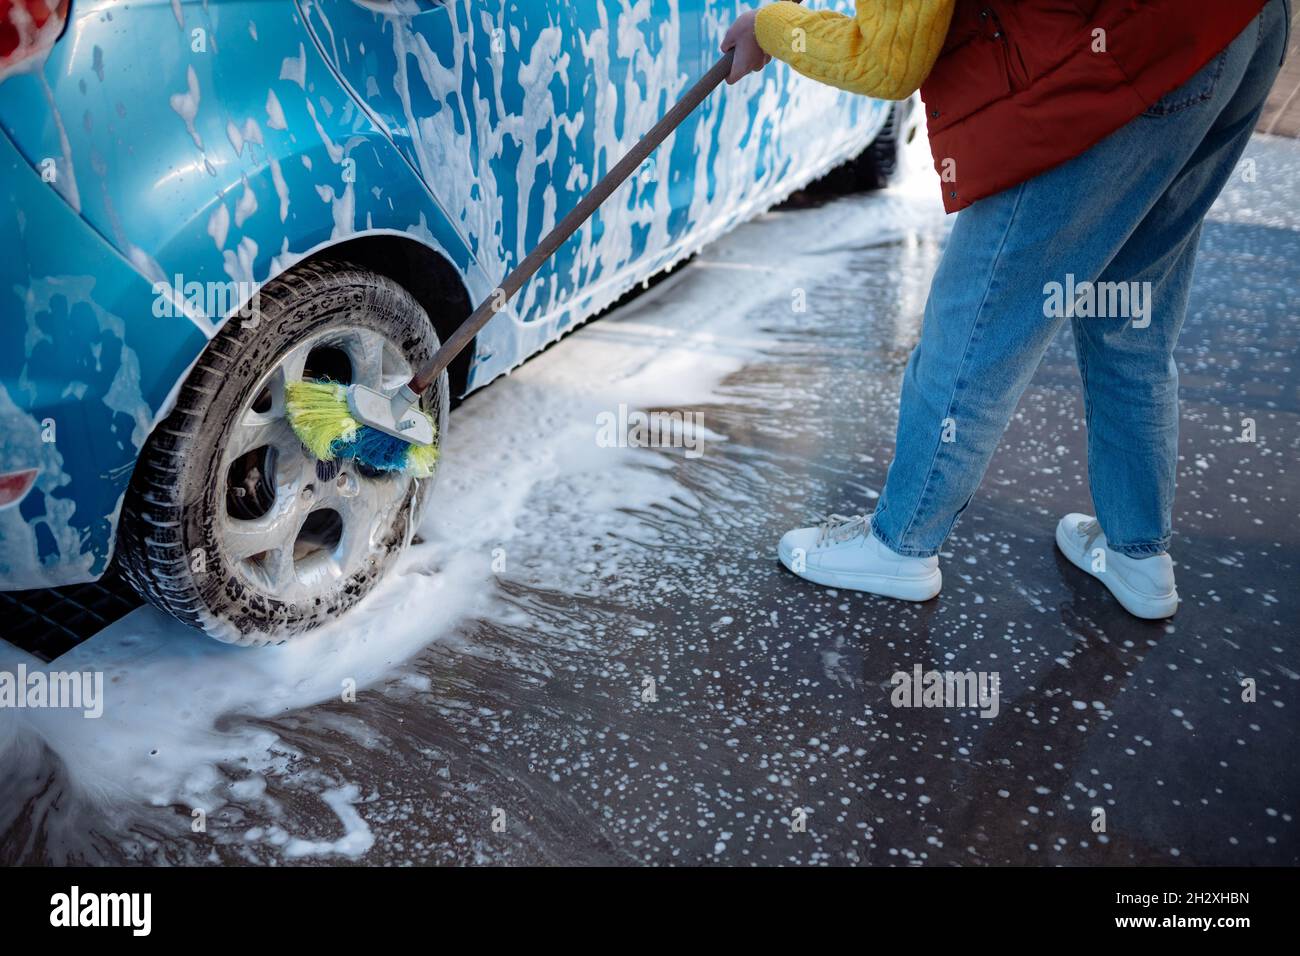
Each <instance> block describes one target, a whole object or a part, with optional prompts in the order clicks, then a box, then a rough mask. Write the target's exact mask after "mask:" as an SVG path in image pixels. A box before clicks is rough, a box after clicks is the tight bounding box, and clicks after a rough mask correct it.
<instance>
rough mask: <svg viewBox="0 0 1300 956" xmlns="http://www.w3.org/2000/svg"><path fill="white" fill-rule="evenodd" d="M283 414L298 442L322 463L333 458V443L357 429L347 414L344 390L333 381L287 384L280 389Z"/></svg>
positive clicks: (355, 423)
mask: <svg viewBox="0 0 1300 956" xmlns="http://www.w3.org/2000/svg"><path fill="white" fill-rule="evenodd" d="M284 413H285V416H286V417H287V418H288V419H289V425H290V427H291V428H293V432H294V434H295V435H297V436H298V439H299V441H301V442H302V443H303V444H304V445H305V446H306V447H307V450H308V451H310V452H311V453H312V454H313V455H315V456H316V457H317V458H319V459H321V460H322V461H330V460H331V459H332V458H333V457H334V452H333V451H332V449H331V446H332V445H333V444H334V442H335V441H337V440H339V439H344V440H350V439H351V437H352V436H353V435H355V434H356V432H357V429H358V428H359V427H360V425H359V423H358V422H357V420H356V419H355V418H353V417H352V414H351V413H350V412H349V411H348V396H347V389H346V387H345V386H343V385H339V384H337V383H335V382H311V381H302V382H290V383H289V384H287V385H286V386H285V387H284Z"/></svg>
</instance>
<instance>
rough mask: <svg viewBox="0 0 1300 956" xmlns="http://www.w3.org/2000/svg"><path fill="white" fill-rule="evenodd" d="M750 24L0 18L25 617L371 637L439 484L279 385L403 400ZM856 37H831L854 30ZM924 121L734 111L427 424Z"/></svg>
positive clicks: (559, 278)
mask: <svg viewBox="0 0 1300 956" xmlns="http://www.w3.org/2000/svg"><path fill="white" fill-rule="evenodd" d="M745 5H747V4H742V3H741V2H739V0H590V2H584V3H574V4H567V3H566V4H555V3H548V2H544V0H394V2H391V3H385V2H373V0H296V2H292V0H226V2H216V0H209V2H188V0H187V2H180V0H135V2H121V3H91V2H80V0H71V2H69V0H0V171H2V178H0V185H2V190H0V250H2V254H0V587H3V588H4V589H10V590H12V589H28V588H41V587H50V586H56V585H63V584H71V583H77V582H84V581H90V580H94V579H96V578H97V577H99V576H101V575H103V574H104V572H105V570H106V569H107V568H108V566H109V564H110V562H112V561H116V562H117V563H118V565H119V566H120V568H121V569H122V572H123V574H124V575H125V576H126V577H127V579H128V580H130V581H131V583H132V584H133V585H134V586H135V587H136V588H137V589H138V590H139V591H140V593H141V594H142V595H143V596H144V597H145V598H146V599H147V600H149V601H150V602H152V603H153V604H155V605H157V606H158V607H160V608H162V609H163V610H165V611H167V612H169V613H170V614H172V615H174V616H175V617H177V618H179V619H180V620H182V621H185V622H188V623H189V624H192V625H194V626H196V627H200V628H203V629H204V630H205V631H207V632H208V633H210V634H211V635H213V636H214V637H217V638H219V639H222V640H227V641H233V642H239V643H265V642H268V641H280V640H284V639H286V638H287V637H290V636H292V635H294V634H297V633H301V632H303V631H305V630H307V629H309V628H311V627H313V626H314V625H316V624H318V623H320V622H322V621H324V620H327V619H328V618H330V617H333V616H336V615H338V614H339V613H341V612H342V611H344V610H346V609H347V608H349V607H350V606H351V605H353V604H355V603H356V602H357V601H358V600H359V599H360V598H361V597H362V596H364V595H365V593H366V592H367V591H368V590H369V589H370V588H371V587H373V585H374V584H375V582H376V581H377V580H378V579H379V578H380V577H381V576H382V575H383V574H384V572H385V569H386V568H388V567H389V566H391V564H392V563H393V561H394V559H395V557H396V556H397V554H398V553H399V552H400V551H401V549H402V548H403V547H404V545H405V544H406V543H407V542H408V541H409V540H410V537H411V534H412V529H413V528H414V527H415V526H416V523H417V519H418V517H419V513H420V506H421V502H422V501H423V500H424V499H425V498H426V497H427V493H428V485H429V481H431V480H432V479H424V480H416V479H409V478H394V477H391V476H388V475H385V474H379V473H375V472H372V471H368V470H367V469H365V468H364V467H357V466H348V467H345V468H342V469H337V468H333V467H330V466H327V465H322V464H318V463H317V462H316V461H315V460H314V459H312V458H311V457H310V456H309V455H307V454H305V453H304V450H303V448H302V446H301V445H300V443H299V442H298V441H297V440H296V439H295V438H294V436H293V434H292V432H291V431H290V429H289V427H288V425H287V423H286V422H285V419H284V413H283V407H284V401H283V395H284V386H285V383H286V382H290V381H295V380H298V379H301V378H325V377H329V378H332V379H335V380H338V381H342V382H364V383H366V384H368V385H370V386H372V387H380V388H392V387H394V386H396V385H398V384H400V383H402V382H404V381H405V380H406V379H407V378H408V377H409V376H410V374H411V372H412V370H413V369H414V368H415V367H417V366H419V365H420V364H422V363H423V362H424V361H425V360H426V359H427V358H429V357H430V356H431V355H432V353H433V352H434V351H435V350H436V348H437V346H438V343H439V341H440V340H442V339H445V338H446V337H447V336H448V335H449V334H450V333H451V332H452V330H454V329H455V328H456V327H457V325H458V324H459V323H460V322H461V321H462V320H463V319H464V318H465V317H466V316H467V315H468V314H469V312H470V311H471V308H472V306H473V304H474V303H476V302H478V301H480V300H481V299H482V298H484V297H485V296H487V295H488V294H489V293H490V291H491V290H492V289H493V288H495V286H496V284H497V283H498V282H499V281H500V280H501V278H502V276H504V275H505V273H506V272H507V271H508V270H509V269H510V268H511V267H512V266H513V265H515V264H516V263H518V262H519V260H520V259H521V258H522V257H523V256H524V255H525V254H526V253H527V251H528V250H529V249H530V248H531V247H532V246H533V245H534V244H536V242H537V241H538V239H539V238H540V237H541V236H543V235H544V234H545V233H546V232H547V231H548V230H549V229H550V228H551V226H553V225H554V224H555V222H556V221H557V220H558V218H560V217H562V216H563V215H564V213H565V212H567V211H568V210H569V209H570V208H572V207H573V206H574V205H575V204H576V203H577V202H578V200H579V199H580V198H581V196H582V195H583V194H584V193H585V191H586V190H587V189H588V188H589V187H590V186H591V185H592V183H593V182H595V181H596V180H597V179H598V178H599V177H600V176H601V175H602V174H603V173H604V172H605V171H606V170H608V169H609V167H611V166H612V165H613V164H614V163H615V162H616V161H617V160H618V158H619V157H620V156H621V155H622V154H623V153H624V152H625V151H626V150H627V149H628V148H629V147H630V146H631V145H632V144H633V143H634V142H635V141H636V140H637V139H638V137H639V136H640V135H641V134H642V133H644V132H645V131H646V130H648V129H649V128H650V126H651V125H653V123H654V122H655V120H656V119H657V118H658V117H659V116H660V115H662V114H663V113H664V112H665V111H666V110H667V108H668V107H669V106H670V105H671V104H672V103H673V102H674V101H675V100H676V98H677V97H678V96H680V95H681V93H682V92H684V91H685V90H686V89H687V87H688V86H689V85H690V84H691V83H693V82H694V81H695V80H696V79H697V78H698V77H699V76H700V75H701V74H703V73H704V72H705V71H706V70H707V69H708V67H709V66H710V65H711V64H712V63H713V62H714V60H715V58H716V57H717V55H718V54H717V50H718V43H719V40H720V38H721V36H722V33H723V31H724V29H725V27H726V26H727V25H728V24H729V23H730V22H731V20H732V19H733V18H734V16H735V14H736V13H737V12H738V10H740V9H742V8H743V6H745ZM837 5H841V4H837ZM909 115H910V108H909V105H908V104H891V103H884V102H879V101H875V100H870V99H865V98H861V97H854V96H851V95H849V94H846V93H840V92H838V91H835V90H832V89H830V88H828V87H824V86H820V85H818V84H815V83H813V82H811V81H808V80H804V79H802V78H800V77H798V76H796V75H794V74H792V73H791V72H790V71H789V70H788V68H786V67H784V66H779V65H778V66H777V67H776V68H774V69H771V70H770V71H768V72H766V73H765V74H764V75H763V76H762V77H752V78H750V79H749V80H748V81H746V82H742V83H740V84H738V85H737V86H735V87H729V88H726V89H724V90H720V91H719V92H717V93H715V94H714V95H713V96H712V97H710V98H709V99H708V100H707V101H706V102H705V103H704V105H703V106H702V107H701V108H700V109H699V110H697V111H696V113H695V114H694V115H693V116H691V117H690V118H689V120H688V121H687V122H686V123H685V124H683V125H682V126H681V127H680V128H679V129H678V130H677V131H676V133H675V134H674V135H673V136H672V137H670V138H669V140H668V141H667V142H666V143H665V144H664V145H663V146H662V147H661V148H660V149H659V150H658V152H657V153H656V154H655V156H654V158H653V160H652V161H650V162H647V163H646V165H645V166H644V167H643V169H642V170H641V171H640V173H639V174H638V175H637V176H636V177H634V179H633V180H631V181H629V182H628V183H627V184H625V185H624V186H623V187H622V188H621V190H620V191H619V192H618V193H617V194H616V195H615V197H614V198H613V199H611V200H610V202H608V203H607V204H606V205H605V207H604V208H602V210H601V211H600V213H599V214H598V215H597V216H596V217H595V218H594V219H592V220H591V221H590V222H588V223H587V225H586V226H584V227H583V228H582V229H581V231H580V232H579V233H578V234H577V235H575V236H574V237H573V239H571V240H570V241H569V242H568V243H567V244H565V245H564V246H563V247H562V249H561V250H560V252H559V253H558V254H557V255H556V256H555V257H554V258H553V259H552V260H551V261H550V262H549V263H548V264H547V265H546V266H545V267H544V268H543V269H542V271H541V272H540V273H539V274H538V275H537V276H536V277H535V278H534V279H533V280H532V281H531V282H529V283H528V284H527V286H526V287H525V288H524V289H523V290H522V291H521V293H520V294H519V296H517V297H516V299H515V301H513V302H512V303H511V306H510V307H509V308H508V309H506V310H504V311H502V312H501V313H500V314H498V315H497V316H496V317H495V318H494V319H493V321H492V322H491V323H490V324H489V325H488V326H487V327H486V328H485V329H484V330H483V332H482V333H481V334H480V335H479V336H478V338H477V340H476V342H475V343H474V347H473V348H472V349H471V350H467V352H466V353H465V355H464V357H463V358H462V360H461V361H460V362H458V363H456V364H455V365H453V367H452V368H451V369H449V371H448V373H446V374H445V375H444V377H443V380H442V381H441V382H440V383H439V384H438V385H437V386H436V387H435V388H433V389H431V390H430V391H429V393H428V394H427V395H426V396H425V398H424V401H425V405H426V408H428V409H429V410H430V412H431V413H432V414H433V415H434V417H435V420H436V421H437V422H438V425H439V434H440V435H441V434H445V433H446V428H447V418H448V410H449V407H450V404H451V400H452V399H453V398H458V397H460V396H462V395H464V394H466V393H467V392H469V391H472V390H474V389H476V388H479V387H481V386H483V385H485V384H487V383H488V382H490V381H491V380H492V379H494V378H496V377H497V376H499V375H502V374H503V373H505V372H508V371H509V370H510V369H511V368H513V367H515V366H517V365H518V364H520V363H521V362H523V361H524V360H525V359H527V358H528V357H529V356H530V355H532V354H533V353H535V352H537V351H539V350H540V349H542V348H543V347H545V346H546V345H547V344H548V343H549V342H551V341H553V340H554V339H555V338H557V337H558V336H560V335H561V334H563V333H564V332H566V331H568V330H569V329H571V328H572V327H574V326H575V325H577V324H578V323H581V322H582V321H584V320H585V319H587V318H589V317H591V316H592V315H594V314H596V313H597V312H599V311H600V310H601V309H603V308H605V307H606V306H608V305H609V304H610V303H612V302H614V301H615V300H616V299H617V298H618V297H619V296H621V295H622V294H623V293H625V292H627V291H628V290H629V289H631V288H632V287H633V286H634V285H636V284H638V283H640V282H642V281H643V280H645V279H647V278H648V277H650V276H652V275H653V274H655V273H657V272H659V271H661V270H664V269H666V268H668V267H670V266H672V265H673V264H674V263H676V262H678V261H680V260H682V259H683V258H685V257H687V256H689V255H690V254H692V253H693V252H694V251H695V250H697V249H699V248H700V247H701V246H702V245H703V244H705V243H707V242H709V241H710V240H711V239H714V238H715V237H717V236H718V235H720V234H721V233H723V232H725V231H726V230H728V229H730V228H732V227H733V226H735V225H736V224H738V223H740V222H741V221H743V220H745V219H747V218H749V217H752V216H754V215H756V214H757V213H760V212H762V211H763V210H765V209H767V208H769V207H771V206H772V205H773V204H775V203H777V202H778V201H780V200H781V199H782V198H784V197H785V196H786V195H788V194H789V193H790V192H792V191H793V190H795V189H797V188H799V187H801V186H803V185H804V184H806V183H808V182H809V181H810V180H812V179H814V178H816V177H818V176H820V175H821V174H822V173H824V172H826V171H827V170H829V169H830V168H832V167H834V166H837V165H840V164H843V163H845V162H848V161H852V162H854V163H856V167H854V168H856V169H857V170H858V172H859V173H860V175H861V176H862V178H863V180H864V181H867V182H878V181H879V180H880V178H881V177H882V176H884V175H886V174H887V173H888V172H889V168H890V164H891V162H892V157H893V152H894V149H895V144H896V142H897V141H898V140H899V139H902V138H903V137H904V135H906V134H907V133H908V132H909V129H910V127H909V126H908V124H909V123H912V122H914V120H911V119H909Z"/></svg>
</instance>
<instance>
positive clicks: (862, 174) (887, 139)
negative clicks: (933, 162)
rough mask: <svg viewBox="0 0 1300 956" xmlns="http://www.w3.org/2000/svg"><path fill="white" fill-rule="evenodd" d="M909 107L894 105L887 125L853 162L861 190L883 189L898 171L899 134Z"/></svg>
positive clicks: (906, 104)
mask: <svg viewBox="0 0 1300 956" xmlns="http://www.w3.org/2000/svg"><path fill="white" fill-rule="evenodd" d="M909 106H910V104H909V103H908V102H907V101H903V102H901V103H894V104H893V105H891V106H890V107H889V116H888V117H886V119H885V125H884V126H882V127H881V128H880V132H879V133H877V134H876V138H875V139H873V140H872V141H871V145H870V146H868V147H867V148H866V149H864V150H863V151H862V152H861V153H859V154H858V156H857V158H855V159H854V160H853V172H854V175H855V176H856V178H857V183H858V188H859V189H863V190H867V191H870V190H875V189H884V188H885V187H886V186H888V185H889V183H890V181H891V180H892V179H893V178H894V174H895V173H896V172H898V151H899V149H900V145H901V144H900V132H901V130H902V128H903V125H904V122H905V120H906V113H907V112H909V111H910V110H909Z"/></svg>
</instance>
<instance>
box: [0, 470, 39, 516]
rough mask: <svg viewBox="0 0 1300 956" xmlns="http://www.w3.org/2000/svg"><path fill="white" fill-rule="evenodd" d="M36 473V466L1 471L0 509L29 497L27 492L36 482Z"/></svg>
mask: <svg viewBox="0 0 1300 956" xmlns="http://www.w3.org/2000/svg"><path fill="white" fill-rule="evenodd" d="M36 475H37V472H36V469H35V468H27V469H24V470H23V471H10V472H0V511H3V510H4V509H5V508H8V507H10V506H12V505H16V504H18V502H20V501H22V500H23V499H24V498H25V497H27V492H29V491H31V490H32V485H33V484H35V483H36Z"/></svg>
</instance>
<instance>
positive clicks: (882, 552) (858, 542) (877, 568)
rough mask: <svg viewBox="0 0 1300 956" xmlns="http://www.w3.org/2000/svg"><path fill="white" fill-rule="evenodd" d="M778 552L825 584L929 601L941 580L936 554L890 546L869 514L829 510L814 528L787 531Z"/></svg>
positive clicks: (806, 575)
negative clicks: (913, 554) (911, 555)
mask: <svg viewBox="0 0 1300 956" xmlns="http://www.w3.org/2000/svg"><path fill="white" fill-rule="evenodd" d="M776 553H777V556H778V557H780V559H781V563H782V564H784V565H785V566H786V567H787V568H789V569H790V570H791V571H793V572H794V573H795V574H797V575H799V577H801V578H806V579H807V580H809V581H812V582H813V583H814V584H821V585H824V586H825V587H829V588H848V589H849V590H852V591H868V592H870V593H871V594H879V595H882V596H883V597H892V598H900V599H901V600H904V601H928V600H929V599H930V598H932V597H934V596H935V595H936V594H938V593H939V588H940V587H942V586H943V575H942V574H940V573H939V559H938V558H909V557H907V556H905V555H901V554H895V553H894V552H893V551H890V550H889V549H888V548H887V547H885V546H884V545H883V544H882V543H881V541H880V539H879V538H877V537H875V536H874V535H873V534H872V533H871V515H853V516H852V517H847V518H846V517H844V516H843V515H830V516H829V517H827V518H826V519H825V520H824V521H823V522H822V523H821V524H820V525H818V526H817V527H815V528H796V529H795V530H794V531H788V532H786V534H785V536H784V537H782V538H781V543H780V544H779V545H778V546H777V549H776Z"/></svg>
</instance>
